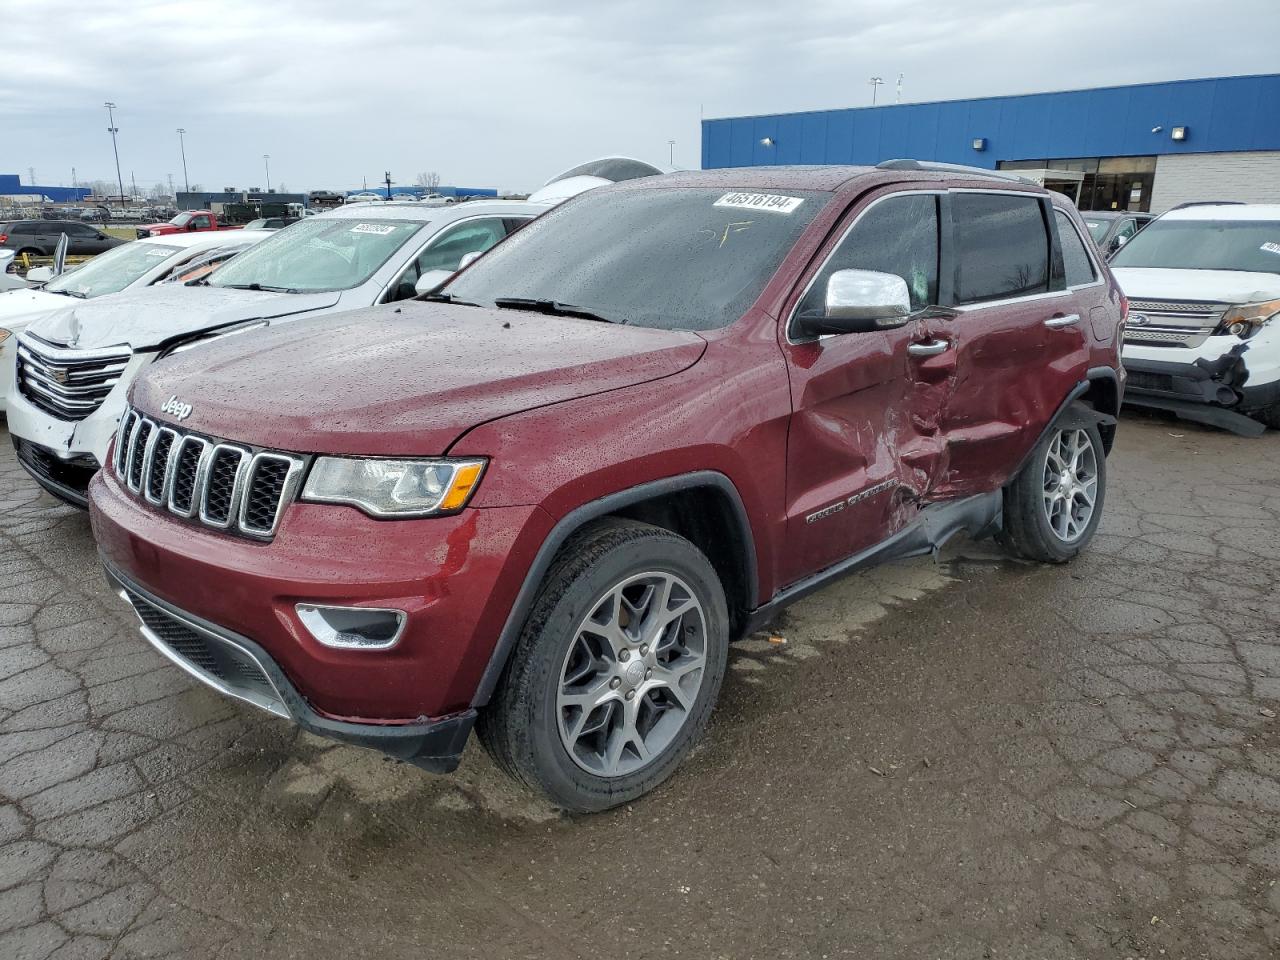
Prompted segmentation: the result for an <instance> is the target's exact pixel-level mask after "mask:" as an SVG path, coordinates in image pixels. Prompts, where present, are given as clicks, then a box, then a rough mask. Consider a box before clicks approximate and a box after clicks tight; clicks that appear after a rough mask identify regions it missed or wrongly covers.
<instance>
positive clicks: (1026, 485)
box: [997, 423, 1107, 563]
mask: <svg viewBox="0 0 1280 960" xmlns="http://www.w3.org/2000/svg"><path fill="white" fill-rule="evenodd" d="M1064 430H1080V431H1082V432H1083V434H1084V435H1085V436H1087V438H1088V441H1089V443H1090V444H1092V448H1093V456H1094V461H1095V464H1096V477H1097V485H1096V492H1095V495H1094V502H1093V511H1092V514H1091V515H1090V516H1089V519H1088V522H1087V523H1085V524H1084V529H1083V530H1082V531H1081V532H1079V534H1078V535H1076V536H1074V537H1072V538H1070V539H1065V538H1064V537H1063V536H1061V535H1060V534H1059V533H1058V531H1056V530H1055V529H1054V527H1053V526H1051V525H1050V521H1049V517H1048V515H1047V512H1046V508H1045V478H1046V461H1047V459H1048V457H1049V449H1050V447H1051V446H1052V445H1053V443H1054V442H1055V440H1056V439H1057V438H1058V436H1059V435H1060V434H1061V433H1062V431H1064ZM1106 492H1107V458H1106V453H1105V451H1104V448H1103V445H1102V435H1101V434H1100V433H1099V432H1098V427H1097V424H1093V423H1090V424H1089V425H1088V426H1084V425H1071V426H1066V427H1061V428H1058V427H1055V428H1054V429H1053V430H1050V431H1049V434H1048V435H1047V436H1046V437H1045V438H1044V439H1042V440H1041V441H1040V443H1039V444H1037V446H1036V449H1035V451H1034V452H1033V453H1032V455H1031V459H1030V460H1029V461H1028V462H1027V464H1026V466H1025V467H1023V468H1022V470H1021V472H1019V474H1018V475H1017V476H1016V477H1015V478H1014V479H1013V480H1012V481H1011V482H1010V483H1009V484H1008V486H1006V487H1005V488H1004V524H1003V529H1002V530H1001V532H1000V534H999V536H998V538H997V539H999V541H1000V542H1001V543H1002V544H1003V545H1004V547H1005V548H1006V549H1007V550H1008V551H1009V552H1010V553H1013V554H1014V555H1016V556H1019V557H1023V558H1025V559H1027V560H1036V561H1039V562H1041V563H1067V562H1068V561H1070V560H1073V559H1075V557H1076V556H1077V555H1078V554H1079V553H1080V551H1081V550H1083V549H1084V548H1085V547H1086V546H1088V544H1089V541H1090V540H1092V539H1093V535H1094V533H1096V532H1097V529H1098V523H1099V521H1100V520H1101V519H1102V508H1103V504H1104V502H1105V500H1106Z"/></svg>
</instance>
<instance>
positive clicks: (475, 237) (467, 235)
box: [413, 217, 506, 281]
mask: <svg viewBox="0 0 1280 960" xmlns="http://www.w3.org/2000/svg"><path fill="white" fill-rule="evenodd" d="M505 235H506V229H505V228H504V227H503V224H502V219H501V218H500V217H491V218H486V219H484V220H469V221H467V222H466V223H460V224H457V225H456V226H453V227H446V228H445V229H444V230H443V231H441V233H440V235H439V236H438V237H436V238H435V239H434V240H432V241H431V243H429V244H428V245H427V249H426V250H424V251H422V254H421V255H420V256H419V257H418V261H417V263H418V276H419V277H420V276H422V274H423V273H425V272H426V271H428V270H457V269H458V264H459V263H460V262H461V260H462V258H463V257H464V256H466V255H467V254H468V253H474V252H476V251H477V250H488V249H489V248H490V247H492V246H493V245H494V244H495V243H497V242H498V241H499V240H501V239H502V238H503V237H504V236H505ZM413 279H414V280H415V281H416V280H417V279H418V277H414V278H413Z"/></svg>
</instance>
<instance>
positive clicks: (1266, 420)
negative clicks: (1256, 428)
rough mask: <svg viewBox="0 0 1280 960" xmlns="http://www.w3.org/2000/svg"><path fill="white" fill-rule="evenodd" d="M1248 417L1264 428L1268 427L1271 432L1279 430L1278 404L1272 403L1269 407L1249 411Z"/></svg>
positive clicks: (1279, 408)
mask: <svg viewBox="0 0 1280 960" xmlns="http://www.w3.org/2000/svg"><path fill="white" fill-rule="evenodd" d="M1249 416H1251V417H1253V419H1255V420H1257V421H1258V422H1259V423H1261V424H1262V425H1263V426H1265V427H1269V428H1270V429H1272V430H1280V403H1273V404H1272V405H1271V406H1269V407H1260V408H1259V409H1257V410H1250V411H1249Z"/></svg>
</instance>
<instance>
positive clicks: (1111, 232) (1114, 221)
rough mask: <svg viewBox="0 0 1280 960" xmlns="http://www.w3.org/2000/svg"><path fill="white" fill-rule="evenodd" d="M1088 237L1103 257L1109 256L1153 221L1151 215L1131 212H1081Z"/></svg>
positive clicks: (1153, 217) (1153, 216)
mask: <svg viewBox="0 0 1280 960" xmlns="http://www.w3.org/2000/svg"><path fill="white" fill-rule="evenodd" d="M1080 216H1082V217H1084V222H1085V225H1086V226H1087V227H1088V228H1089V235H1090V236H1092V237H1093V242H1094V243H1096V244H1097V245H1098V249H1099V250H1101V251H1102V253H1103V255H1104V256H1107V257H1109V256H1111V255H1112V254H1113V253H1115V252H1116V251H1117V250H1119V249H1120V248H1121V247H1122V246H1124V245H1125V244H1126V243H1127V242H1128V241H1130V240H1132V239H1133V235H1134V234H1135V233H1137V232H1138V231H1139V230H1141V229H1142V228H1143V227H1145V226H1146V225H1147V224H1148V223H1150V222H1151V221H1152V220H1154V219H1155V214H1153V213H1137V212H1135V211H1133V210H1081V211H1080Z"/></svg>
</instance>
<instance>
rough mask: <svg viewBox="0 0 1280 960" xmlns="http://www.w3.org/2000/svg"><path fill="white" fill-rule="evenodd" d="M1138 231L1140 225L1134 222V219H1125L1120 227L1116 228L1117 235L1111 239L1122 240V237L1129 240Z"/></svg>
mask: <svg viewBox="0 0 1280 960" xmlns="http://www.w3.org/2000/svg"><path fill="white" fill-rule="evenodd" d="M1137 232H1138V225H1137V224H1136V223H1134V222H1133V221H1132V220H1125V221H1124V222H1123V223H1121V224H1120V226H1119V228H1118V229H1117V230H1116V235H1115V236H1114V237H1112V238H1111V239H1112V240H1113V241H1115V240H1122V239H1123V240H1128V239H1129V238H1130V237H1132V236H1133V235H1134V234H1135V233H1137Z"/></svg>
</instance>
